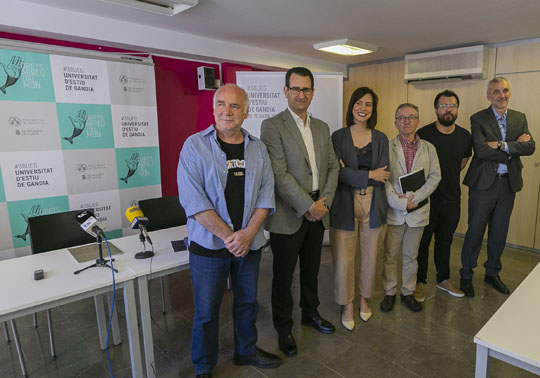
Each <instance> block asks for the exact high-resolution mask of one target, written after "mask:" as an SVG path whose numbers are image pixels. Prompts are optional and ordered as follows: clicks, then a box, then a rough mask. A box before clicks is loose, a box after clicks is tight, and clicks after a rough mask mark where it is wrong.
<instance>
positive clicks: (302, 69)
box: [285, 67, 315, 89]
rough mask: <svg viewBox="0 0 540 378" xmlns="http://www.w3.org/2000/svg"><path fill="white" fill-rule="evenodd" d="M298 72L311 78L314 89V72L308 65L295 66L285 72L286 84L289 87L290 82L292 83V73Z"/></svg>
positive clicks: (297, 73)
mask: <svg viewBox="0 0 540 378" xmlns="http://www.w3.org/2000/svg"><path fill="white" fill-rule="evenodd" d="M292 74H296V75H299V76H302V77H309V80H311V88H312V89H313V87H314V85H315V80H314V79H313V74H312V73H311V71H310V70H309V69H307V68H306V67H293V68H291V69H290V70H288V71H287V73H286V74H285V86H286V87H287V88H289V84H291V75H292Z"/></svg>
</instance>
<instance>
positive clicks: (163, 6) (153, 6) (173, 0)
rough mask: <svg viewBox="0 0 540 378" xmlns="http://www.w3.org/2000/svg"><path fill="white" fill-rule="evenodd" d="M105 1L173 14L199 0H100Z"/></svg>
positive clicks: (195, 3) (153, 11) (168, 14)
mask: <svg viewBox="0 0 540 378" xmlns="http://www.w3.org/2000/svg"><path fill="white" fill-rule="evenodd" d="M101 1H104V2H106V3H111V4H116V5H123V6H126V7H130V8H135V9H139V10H143V11H147V12H152V13H159V14H163V15H166V16H174V15H175V14H177V13H180V12H183V11H185V10H186V9H189V8H192V7H194V6H195V5H197V4H198V3H199V0H101Z"/></svg>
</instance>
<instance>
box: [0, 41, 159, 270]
mask: <svg viewBox="0 0 540 378" xmlns="http://www.w3.org/2000/svg"><path fill="white" fill-rule="evenodd" d="M0 62H1V63H2V64H1V65H0V127H2V138H0V260H1V259H6V258H11V257H16V256H21V255H24V254H28V253H30V252H31V249H30V235H29V229H28V218H30V217H34V216H39V215H45V214H51V213H57V212H62V211H69V210H79V209H84V208H94V209H95V214H96V217H97V218H98V219H99V220H100V221H101V222H102V223H103V224H104V226H105V228H106V229H105V231H106V234H107V236H108V237H109V238H115V237H119V236H123V235H124V234H128V233H130V231H131V230H130V229H129V228H128V227H129V225H128V224H127V221H125V219H124V215H123V212H124V210H125V209H126V208H127V207H129V206H132V205H134V204H137V202H138V200H141V199H145V198H150V197H158V196H160V195H161V177H160V164H159V146H158V125H157V111H156V90H155V77H154V67H152V66H149V65H143V64H133V63H123V62H112V61H105V60H100V59H87V58H80V57H72V56H61V55H52V54H43V53H34V52H27V51H18V50H1V49H0ZM73 221H74V222H76V220H75V219H74V220H73ZM51 227H54V225H51Z"/></svg>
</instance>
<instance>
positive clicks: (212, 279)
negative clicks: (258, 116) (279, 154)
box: [177, 84, 281, 378]
mask: <svg viewBox="0 0 540 378" xmlns="http://www.w3.org/2000/svg"><path fill="white" fill-rule="evenodd" d="M248 107H249V100H248V96H247V94H246V92H245V91H244V90H243V89H242V88H240V87H238V86H236V85H234V84H227V85H225V86H223V87H221V88H220V89H218V90H217V91H216V94H215V96H214V118H215V124H214V125H212V126H210V127H208V128H207V129H206V130H204V131H201V132H199V133H197V134H194V135H192V136H190V137H189V138H188V139H187V140H186V142H185V143H184V146H183V148H182V151H181V152H180V160H179V162H178V176H177V177H178V195H179V198H180V202H181V203H182V206H183V207H184V209H185V211H186V215H187V217H188V221H187V229H188V238H189V251H190V258H189V263H190V269H191V278H192V283H193V297H194V307H195V313H194V316H193V336H192V346H191V355H192V360H193V364H194V365H195V374H196V375H197V377H200V378H203V377H211V376H212V369H213V368H214V367H215V365H216V364H217V358H218V330H219V308H220V305H221V300H222V298H223V293H224V290H225V286H226V282H227V277H228V276H229V274H230V276H231V280H232V289H233V293H234V303H233V316H234V363H235V364H236V365H253V366H256V367H259V368H274V367H277V366H279V365H280V364H281V359H280V358H279V357H277V356H275V355H273V354H270V353H267V352H265V351H263V350H261V349H259V348H258V347H257V346H256V342H257V329H256V327H255V321H256V318H257V310H258V303H257V282H258V275H259V263H260V260H261V249H262V247H263V246H264V244H265V238H264V235H263V229H262V225H263V222H264V220H265V219H266V216H267V215H268V214H269V213H271V212H274V208H275V204H274V176H273V173H272V167H271V163H270V159H269V157H268V153H267V152H266V148H265V146H264V144H263V143H262V142H260V141H259V140H258V139H257V138H255V137H253V136H251V135H249V133H248V132H247V131H246V130H244V129H242V123H243V121H244V120H245V119H246V118H247V116H248Z"/></svg>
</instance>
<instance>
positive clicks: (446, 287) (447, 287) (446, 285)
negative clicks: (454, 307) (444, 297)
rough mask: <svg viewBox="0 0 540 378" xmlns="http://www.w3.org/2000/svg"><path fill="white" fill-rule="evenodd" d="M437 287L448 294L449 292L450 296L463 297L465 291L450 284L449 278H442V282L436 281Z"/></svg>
mask: <svg viewBox="0 0 540 378" xmlns="http://www.w3.org/2000/svg"><path fill="white" fill-rule="evenodd" d="M437 288H439V289H441V290H443V291H446V292H447V293H448V294H450V295H451V296H453V297H456V298H463V297H464V296H465V293H464V292H463V291H462V290H460V289H458V288H456V287H454V285H452V282H450V280H444V281H443V282H437ZM415 294H416V293H415ZM417 300H418V299H417Z"/></svg>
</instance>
